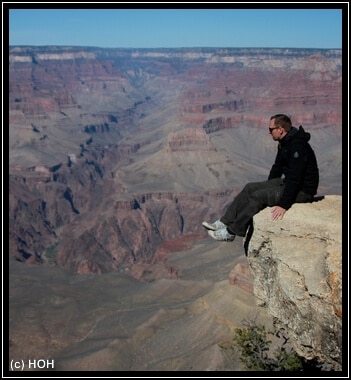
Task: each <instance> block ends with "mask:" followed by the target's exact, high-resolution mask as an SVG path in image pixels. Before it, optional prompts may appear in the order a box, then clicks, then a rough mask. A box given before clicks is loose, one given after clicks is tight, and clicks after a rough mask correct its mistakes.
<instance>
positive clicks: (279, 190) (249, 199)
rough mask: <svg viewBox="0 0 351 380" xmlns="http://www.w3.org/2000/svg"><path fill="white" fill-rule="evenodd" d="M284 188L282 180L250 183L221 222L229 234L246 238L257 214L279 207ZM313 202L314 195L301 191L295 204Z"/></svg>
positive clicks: (236, 198)
mask: <svg viewBox="0 0 351 380" xmlns="http://www.w3.org/2000/svg"><path fill="white" fill-rule="evenodd" d="M284 186H285V185H284V181H283V179H282V178H275V179H271V180H268V181H262V182H252V183H248V184H247V185H245V187H244V188H243V189H242V191H241V192H240V193H239V194H238V195H237V196H236V197H235V198H234V200H233V202H232V203H231V204H230V205H229V207H228V209H227V211H226V213H225V214H224V216H223V217H222V218H221V219H220V220H221V222H222V223H224V224H225V225H226V226H227V229H228V231H229V232H231V233H234V234H236V235H238V236H245V234H246V231H247V228H248V226H249V225H250V224H251V223H252V218H253V216H254V215H255V214H257V213H258V212H259V211H261V210H263V209H264V208H266V207H273V206H276V205H277V203H278V201H279V199H280V197H281V196H282V194H283V191H284ZM312 201H313V196H312V195H309V194H306V193H303V192H302V191H301V192H299V193H298V195H297V198H296V201H295V203H307V202H312Z"/></svg>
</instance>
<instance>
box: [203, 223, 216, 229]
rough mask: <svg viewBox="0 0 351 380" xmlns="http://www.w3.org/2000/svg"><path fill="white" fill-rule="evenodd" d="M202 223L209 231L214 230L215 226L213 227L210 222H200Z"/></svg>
mask: <svg viewBox="0 0 351 380" xmlns="http://www.w3.org/2000/svg"><path fill="white" fill-rule="evenodd" d="M202 225H203V226H204V227H205V228H207V229H208V230H211V231H216V228H215V227H212V225H211V224H209V223H207V222H202Z"/></svg>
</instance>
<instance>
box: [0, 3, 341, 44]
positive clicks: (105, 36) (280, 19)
mask: <svg viewBox="0 0 351 380" xmlns="http://www.w3.org/2000/svg"><path fill="white" fill-rule="evenodd" d="M2 4H3V7H4V5H5V7H6V8H8V13H7V14H8V20H5V21H7V26H5V28H6V27H7V28H8V33H9V44H10V46H13V45H36V46H40V45H60V46H85V47H87V46H92V47H102V48H181V47H227V48H229V47H248V48H255V47H268V48H269V47H271V48H274V47H276V48H318V49H341V48H342V13H343V12H345V10H342V9H341V8H342V7H341V6H340V3H329V4H336V8H335V9H330V8H329V9H328V8H327V7H324V5H325V3H320V4H318V3H314V4H312V5H311V6H310V9H307V8H306V9H304V6H305V5H304V4H302V3H301V4H300V6H301V8H300V9H298V8H296V4H295V3H278V4H277V3H270V4H271V5H270V8H266V9H258V8H256V9H255V8H254V7H255V6H256V5H257V3H250V2H246V3H241V5H240V8H235V7H238V3H226V4H224V3H222V5H221V7H223V5H224V6H225V7H228V8H227V9H224V8H223V9H222V8H221V7H219V8H221V9H218V8H215V7H214V5H213V4H214V3H212V4H211V5H212V6H211V8H212V9H205V8H206V7H203V8H201V6H202V5H204V4H206V5H207V4H209V3H202V4H201V3H197V4H193V7H194V9H191V8H186V7H185V8H183V9H177V8H178V7H179V6H180V5H184V4H185V5H187V6H189V5H188V4H189V3H187V4H186V3H184V4H179V3H167V4H168V5H167V6H168V7H171V6H172V5H174V9H172V8H171V9H162V6H159V9H153V8H152V6H151V7H149V8H147V7H146V8H147V9H141V8H137V7H136V5H137V4H135V3H134V4H133V3H124V5H123V7H125V9H122V8H119V7H121V3H105V4H107V5H104V7H106V6H109V7H110V9H104V8H101V3H73V4H72V3H64V4H63V3H49V4H50V6H48V8H51V7H52V6H53V5H54V4H57V5H56V8H57V9H45V5H48V3H29V5H28V3H22V4H23V5H21V3H6V2H5V3H2ZM30 4H32V5H30ZM39 4H40V6H39ZM162 4H163V7H164V6H165V4H166V3H160V4H157V5H162ZM175 4H176V5H175ZM215 4H218V3H215ZM266 4H267V3H266ZM276 4H277V5H276ZM290 4H294V6H291V5H290ZM327 4H328V3H327ZM338 4H339V7H338V8H339V9H337V5H338ZM343 4H345V3H343ZM346 4H348V3H346ZM141 5H144V4H141ZM28 6H29V7H31V8H30V9H23V7H28ZM89 6H90V7H91V8H92V9H87V8H89ZM153 6H155V5H153ZM273 6H274V7H277V8H272V7H273ZM331 6H332V5H329V7H331ZM334 6H335V5H334ZM37 7H39V8H37ZM94 7H95V8H94ZM128 7H129V9H128ZM21 8H22V9H21ZM69 8H71V9H69ZM74 8H75V9H74ZM245 8H246V9H245ZM295 8H296V9H295ZM3 25H4V23H3ZM5 25H6V23H5ZM344 27H345V25H344ZM3 28H4V26H3ZM3 35H4V34H3Z"/></svg>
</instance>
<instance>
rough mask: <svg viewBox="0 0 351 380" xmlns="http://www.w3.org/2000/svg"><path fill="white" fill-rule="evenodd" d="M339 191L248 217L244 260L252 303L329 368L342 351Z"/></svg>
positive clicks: (337, 366) (309, 356) (336, 363)
mask: <svg viewBox="0 0 351 380" xmlns="http://www.w3.org/2000/svg"><path fill="white" fill-rule="evenodd" d="M341 203H342V197H341V196H333V195H330V196H325V198H324V199H322V200H319V201H316V202H313V203H309V204H295V205H293V206H292V208H291V209H290V210H288V212H287V213H286V214H285V216H284V218H283V220H281V221H275V222H273V221H271V218H270V211H271V210H270V208H267V209H265V210H263V211H261V212H260V213H259V214H257V215H256V216H255V217H254V232H253V235H252V238H251V240H250V243H249V251H248V262H249V265H250V268H251V271H252V274H253V277H254V294H255V296H256V297H257V299H258V304H259V305H260V306H263V307H265V308H267V310H268V312H269V314H271V315H272V316H273V317H274V318H275V319H276V321H277V322H278V324H279V325H281V326H283V327H284V328H285V329H286V330H287V331H288V333H289V336H290V338H291V340H292V343H293V345H294V347H295V349H296V351H297V352H298V353H299V354H300V355H301V356H304V357H305V358H307V359H316V360H318V361H321V362H323V363H326V365H328V366H329V368H333V369H334V370H340V368H341V361H342V357H341V352H342V273H341V270H342V257H341V247H342V244H341V242H342V236H341V226H342V218H341Z"/></svg>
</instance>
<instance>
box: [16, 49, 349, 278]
mask: <svg viewBox="0 0 351 380" xmlns="http://www.w3.org/2000/svg"><path fill="white" fill-rule="evenodd" d="M341 73H342V72H341V51H340V50H321V51H320V50H313V49H145V50H138V49H100V48H80V47H55V46H51V47H11V48H10V57H9V77H10V80H9V149H10V155H9V160H10V166H9V169H10V173H9V174H10V193H9V223H10V233H9V244H10V252H9V253H10V255H11V256H14V257H15V258H16V259H17V260H20V261H23V262H28V263H29V262H30V263H33V262H36V263H41V262H47V261H53V262H56V263H58V264H59V265H61V266H63V267H65V268H66V269H70V270H72V271H75V272H78V273H87V272H93V273H105V272H107V271H113V270H121V269H123V268H129V267H130V266H131V265H134V264H135V263H144V264H145V263H148V262H153V256H154V255H155V254H156V252H157V250H158V247H159V245H160V244H161V243H162V242H163V241H168V240H172V239H176V238H182V237H185V236H187V235H192V236H197V235H198V234H201V233H202V231H201V225H200V223H199V221H201V220H203V219H204V218H205V217H206V218H207V219H211V218H212V217H218V212H220V210H223V208H224V206H225V204H226V203H227V202H229V201H230V200H231V199H232V197H233V196H234V195H235V194H236V192H238V191H239V190H240V189H241V187H242V185H243V183H245V182H247V181H251V180H252V181H253V180H258V179H265V178H266V177H267V175H268V170H269V166H270V164H271V160H272V157H273V156H274V151H273V149H274V150H275V149H276V147H275V146H274V145H271V144H269V142H272V141H270V138H269V134H268V133H267V128H266V125H267V120H268V118H269V116H271V114H273V113H278V112H285V113H291V114H293V116H294V117H293V121H294V124H297V123H302V124H303V125H304V127H305V129H306V130H308V131H311V132H312V133H313V136H312V138H313V144H314V147H315V149H316V151H317V154H318V159H319V161H320V163H321V179H322V181H323V183H321V191H322V192H323V193H324V194H325V193H332V194H334V193H335V190H337V191H340V188H341V185H340V184H341V154H340V151H341V150H340V149H341V148H340V147H341V138H340V136H341V121H342V120H341V115H342V113H341V78H342V75H341ZM282 83H283V84H284V85H282ZM290 84H293V86H292V85H290ZM263 127H264V128H263ZM336 193H337V192H336Z"/></svg>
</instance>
